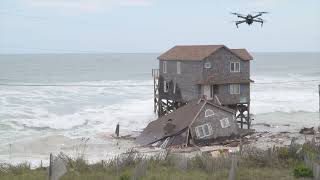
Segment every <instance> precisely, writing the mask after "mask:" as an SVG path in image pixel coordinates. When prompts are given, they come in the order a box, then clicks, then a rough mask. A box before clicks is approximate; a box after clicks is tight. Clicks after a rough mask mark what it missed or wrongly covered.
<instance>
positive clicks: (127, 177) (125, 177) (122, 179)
mask: <svg viewBox="0 0 320 180" xmlns="http://www.w3.org/2000/svg"><path fill="white" fill-rule="evenodd" d="M120 180H130V177H129V176H128V175H126V174H124V175H121V176H120Z"/></svg>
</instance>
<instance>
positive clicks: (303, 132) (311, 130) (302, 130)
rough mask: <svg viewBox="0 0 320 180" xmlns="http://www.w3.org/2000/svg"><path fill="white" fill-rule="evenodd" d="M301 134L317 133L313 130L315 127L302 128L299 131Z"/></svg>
mask: <svg viewBox="0 0 320 180" xmlns="http://www.w3.org/2000/svg"><path fill="white" fill-rule="evenodd" d="M299 133H300V134H314V133H315V130H314V129H313V127H311V128H302V129H301V130H300V131H299Z"/></svg>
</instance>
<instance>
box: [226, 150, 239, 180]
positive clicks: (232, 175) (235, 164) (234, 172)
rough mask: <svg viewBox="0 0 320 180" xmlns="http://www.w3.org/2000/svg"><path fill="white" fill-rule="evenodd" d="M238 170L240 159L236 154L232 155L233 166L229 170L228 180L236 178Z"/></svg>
mask: <svg viewBox="0 0 320 180" xmlns="http://www.w3.org/2000/svg"><path fill="white" fill-rule="evenodd" d="M237 170H238V159H237V156H236V155H233V156H232V160H231V167H230V170H229V176H228V180H236V177H237Z"/></svg>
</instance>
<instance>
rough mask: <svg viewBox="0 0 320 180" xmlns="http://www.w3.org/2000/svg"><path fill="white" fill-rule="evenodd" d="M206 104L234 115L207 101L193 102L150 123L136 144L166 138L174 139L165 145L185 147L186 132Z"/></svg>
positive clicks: (226, 109)
mask: <svg viewBox="0 0 320 180" xmlns="http://www.w3.org/2000/svg"><path fill="white" fill-rule="evenodd" d="M207 103H209V104H210V105H211V106H214V107H216V108H219V109H221V110H223V111H226V112H228V113H232V114H235V112H234V111H233V110H231V109H229V108H226V107H223V106H220V105H217V104H214V103H212V102H208V101H207V100H204V99H199V100H193V101H190V102H189V103H188V104H186V105H184V106H182V107H180V108H179V109H177V110H175V111H173V112H171V113H169V114H167V115H165V116H162V117H160V118H159V119H157V120H155V121H152V122H150V123H149V124H148V126H147V127H146V128H145V129H144V130H143V132H142V133H141V134H140V135H139V136H138V137H137V139H136V143H138V144H140V145H142V146H145V145H149V144H153V143H155V142H157V141H162V140H165V139H166V138H168V137H174V138H172V139H170V140H169V141H170V142H166V143H168V144H170V143H171V144H174V145H186V144H187V143H188V131H187V130H188V129H189V128H190V126H191V124H192V123H193V122H194V120H195V119H196V118H197V116H198V115H199V113H200V112H201V110H202V108H203V107H204V106H205V105H206V104H207Z"/></svg>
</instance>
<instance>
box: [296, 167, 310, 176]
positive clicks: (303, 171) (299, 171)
mask: <svg viewBox="0 0 320 180" xmlns="http://www.w3.org/2000/svg"><path fill="white" fill-rule="evenodd" d="M293 174H294V176H295V177H313V174H312V170H311V169H309V168H307V167H306V166H305V165H300V166H297V167H295V168H294V170H293Z"/></svg>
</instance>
